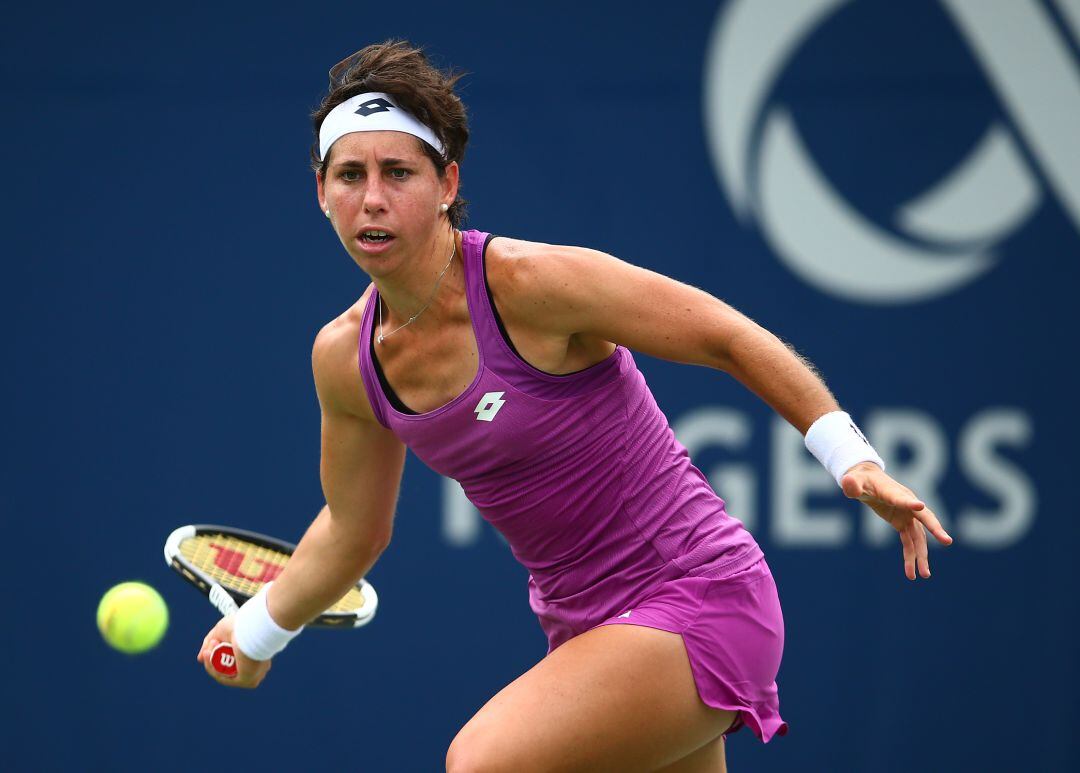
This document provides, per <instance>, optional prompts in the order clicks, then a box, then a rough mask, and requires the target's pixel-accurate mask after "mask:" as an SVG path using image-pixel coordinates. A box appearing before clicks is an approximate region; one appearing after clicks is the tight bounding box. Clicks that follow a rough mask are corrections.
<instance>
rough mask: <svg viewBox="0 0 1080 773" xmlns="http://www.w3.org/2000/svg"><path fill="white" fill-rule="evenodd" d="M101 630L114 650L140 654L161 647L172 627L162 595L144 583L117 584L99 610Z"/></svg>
mask: <svg viewBox="0 0 1080 773" xmlns="http://www.w3.org/2000/svg"><path fill="white" fill-rule="evenodd" d="M97 624H98V630H99V631H101V635H102V636H103V637H104V638H105V641H107V642H108V643H109V645H110V646H111V647H114V648H115V649H118V650H120V651H121V652H127V653H129V654H136V653H139V652H146V651H147V650H149V649H153V648H154V647H155V646H157V643H158V642H159V641H161V637H162V636H164V635H165V629H167V628H168V627H169V608H168V607H167V606H165V599H163V598H161V594H160V593H158V592H157V591H156V590H154V589H153V588H151V587H150V586H149V585H147V584H146V583H142V582H122V583H120V584H119V585H114V586H113V587H112V588H110V589H109V590H108V592H106V594H105V595H104V596H102V598H101V603H100V604H98V609H97Z"/></svg>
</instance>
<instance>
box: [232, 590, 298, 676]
mask: <svg viewBox="0 0 1080 773" xmlns="http://www.w3.org/2000/svg"><path fill="white" fill-rule="evenodd" d="M273 584H274V583H273V582H268V583H266V585H264V586H262V588H260V589H259V592H258V593H256V594H255V595H254V596H252V597H251V598H250V599H248V600H247V602H245V603H244V605H243V606H242V607H240V610H239V611H238V612H237V613H236V624H235V625H234V626H233V643H234V644H235V645H236V646H237V647H239V648H240V651H241V652H243V653H244V654H245V655H247V656H248V657H249V658H251V659H252V660H270V658H272V657H274V655H276V654H278V653H279V652H281V651H282V650H283V649H285V645H286V644H288V643H289V642H290V641H292V640H293V638H295V637H296V635H297V634H299V633H300V632H301V631H302V630H304V626H300V627H299V628H297V629H296V630H295V631H290V630H288V629H287V628H282V627H281V626H280V625H278V624H277V623H276V622H274V618H272V617H270V610H269V609H267V607H266V594H267V592H268V591H269V590H270V586H271V585H273Z"/></svg>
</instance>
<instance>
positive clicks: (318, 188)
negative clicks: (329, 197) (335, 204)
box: [315, 172, 330, 217]
mask: <svg viewBox="0 0 1080 773" xmlns="http://www.w3.org/2000/svg"><path fill="white" fill-rule="evenodd" d="M324 182H325V181H324V180H323V176H322V172H316V173H315V194H316V196H317V197H318V199H319V209H321V210H322V211H323V214H324V215H326V216H327V217H330V208H329V207H328V206H327V205H326V186H325V184H324Z"/></svg>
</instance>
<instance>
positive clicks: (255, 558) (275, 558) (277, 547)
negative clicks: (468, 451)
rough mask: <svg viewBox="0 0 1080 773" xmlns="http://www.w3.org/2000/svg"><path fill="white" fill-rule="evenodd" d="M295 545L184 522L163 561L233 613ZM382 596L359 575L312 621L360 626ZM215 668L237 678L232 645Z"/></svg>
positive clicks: (218, 652) (215, 656)
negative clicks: (345, 590)
mask: <svg viewBox="0 0 1080 773" xmlns="http://www.w3.org/2000/svg"><path fill="white" fill-rule="evenodd" d="M294 550H296V546H295V545H293V544H292V543H290V542H285V541H284V540H279V539H275V538H273V537H267V536H266V535H265V534H256V533H255V532H252V531H245V530H243V529H234V528H231V527H229V526H211V525H208V524H199V525H194V526H181V527H180V528H179V529H176V530H175V531H173V533H172V534H170V535H169V538H168V539H167V540H165V563H167V564H168V565H169V566H171V567H172V568H173V569H174V570H176V572H177V573H178V574H179V575H180V576H181V577H183V578H184V579H185V580H187V581H188V582H190V583H191V584H192V585H194V586H195V587H196V588H198V589H199V590H201V591H202V592H203V593H204V594H206V596H207V598H209V599H210V603H211V604H213V605H214V606H215V607H217V610H218V611H219V612H221V614H222V616H225V615H230V614H232V613H233V612H235V611H236V610H237V609H239V608H240V605H241V604H243V603H244V602H245V601H247V600H248V599H250V598H251V597H252V596H254V595H255V594H256V593H258V592H259V589H260V588H262V586H263V585H265V584H266V583H268V582H270V581H271V580H273V579H274V578H276V577H277V576H278V575H279V574H281V570H282V569H284V568H285V564H286V563H287V562H288V560H289V556H291V555H292V554H293V551H294ZM378 606H379V597H378V595H377V594H376V593H375V589H374V588H373V587H372V586H371V583H369V582H368V581H367V580H364V579H361V580H360V582H358V583H357V584H356V585H355V586H354V587H352V588H350V589H349V591H348V593H346V594H345V595H344V596H342V597H341V600H340V601H338V602H337V603H336V604H334V605H333V606H332V607H330V608H329V609H328V610H326V611H325V612H323V613H322V614H321V615H319V616H318V617H316V618H315V619H314V620H313V621H311V622H310V623H309V624H308V625H310V626H315V627H319V628H359V627H360V626H362V625H366V624H367V623H369V622H371V618H373V617H374V616H375V610H376V608H378ZM210 662H211V664H212V665H213V667H214V670H215V671H217V672H218V673H219V674H222V675H224V676H228V677H233V676H236V655H235V653H234V652H233V648H232V645H230V644H229V643H228V642H221V643H220V644H218V645H217V646H216V647H214V650H213V652H212V654H211V656H210Z"/></svg>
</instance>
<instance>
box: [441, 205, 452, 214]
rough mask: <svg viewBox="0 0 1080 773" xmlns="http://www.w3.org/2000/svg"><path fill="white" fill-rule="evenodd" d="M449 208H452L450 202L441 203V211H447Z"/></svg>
mask: <svg viewBox="0 0 1080 773" xmlns="http://www.w3.org/2000/svg"><path fill="white" fill-rule="evenodd" d="M448 209H450V205H449V204H440V205H439V211H440V212H445V211H446V210H448Z"/></svg>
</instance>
